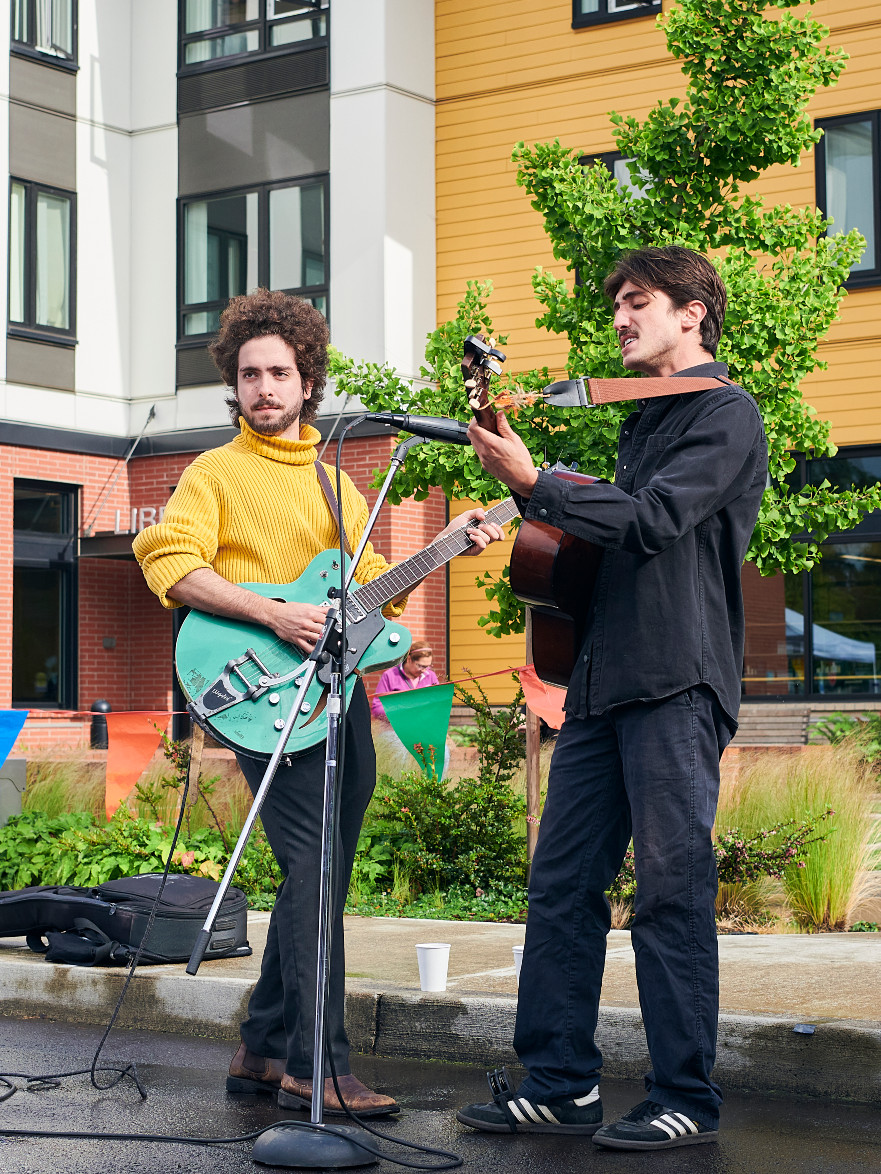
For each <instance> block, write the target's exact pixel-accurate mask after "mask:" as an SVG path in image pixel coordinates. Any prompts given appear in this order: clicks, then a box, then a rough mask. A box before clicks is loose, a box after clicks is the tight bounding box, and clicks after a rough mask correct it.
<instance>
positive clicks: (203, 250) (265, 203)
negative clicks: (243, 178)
mask: <svg viewBox="0 0 881 1174" xmlns="http://www.w3.org/2000/svg"><path fill="white" fill-rule="evenodd" d="M326 225H327V182H326V180H324V179H308V180H303V181H301V182H299V183H296V184H285V185H273V186H271V187H263V188H258V189H256V190H251V191H239V192H228V193H225V194H223V195H216V196H205V197H203V198H201V199H196V200H186V201H184V202H183V204H182V210H181V242H182V246H181V253H182V256H181V313H180V328H179V335H180V337H181V338H182V339H185V338H189V337H192V336H194V335H205V334H213V333H214V332H215V331H216V330H217V328H218V327H219V325H220V313H221V311H222V310H223V308H224V307H225V306H226V303H227V302H228V301H229V299H230V298H231V297H235V296H236V295H237V294H242V293H247V292H248V291H249V290H252V289H255V288H256V287H257V286H258V285H262V286H266V287H268V288H269V289H281V290H284V291H285V292H287V293H294V294H297V295H298V296H299V297H302V298H306V299H307V300H308V301H310V302H312V304H313V305H315V306H317V307H318V309H319V310H321V312H322V313H326V312H327V239H326V237H327V232H326Z"/></svg>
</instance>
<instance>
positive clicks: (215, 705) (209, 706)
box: [189, 648, 306, 719]
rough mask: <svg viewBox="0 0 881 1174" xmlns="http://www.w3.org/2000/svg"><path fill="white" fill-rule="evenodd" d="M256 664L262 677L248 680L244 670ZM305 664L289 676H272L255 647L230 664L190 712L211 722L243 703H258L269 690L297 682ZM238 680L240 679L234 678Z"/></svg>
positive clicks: (201, 695) (191, 704) (193, 702)
mask: <svg viewBox="0 0 881 1174" xmlns="http://www.w3.org/2000/svg"><path fill="white" fill-rule="evenodd" d="M249 664H250V665H253V666H254V667H255V668H256V669H257V671H258V672H259V673H260V676H259V677H258V678H257V680H256V682H252V681H251V680H249V678H248V677H247V675H246V674H245V672H244V671H243V666H244V665H249ZM305 668H306V663H305V662H304V663H303V664H300V665H298V666H297V667H296V668H295V669H294V670H293V672H290V673H273V672H272V671H271V670H270V669H268V668H267V667H266V665H265V664H264V663H263V661H262V660H261V659H260V657H259V656H258V655H257V653H256V652H255V651H254V649H253V648H246V649H245V652H244V655H243V656H239V657H237V658H236V659H235V660H230V661H227V663H226V666H225V668H224V670H223V672H222V673H221V674H220V676H219V677H218V678H217V680H216V681H214V682H213V684H211V685H209V686H208V688H207V689H205V690H204V692H202V693H201V694H200V695H199V696H198V697H197V698H195V699H194V700H193V701H191V702H190V705H189V709H190V712H191V713H192V714H193V716H194V717H195V718H204V719H208V718H211V717H213V716H214V714H215V713H220V712H221V711H222V710H224V709H230V708H231V707H232V706H233V705H238V704H239V703H240V702H242V701H255V700H256V699H257V698H258V697H262V696H263V694H264V693H265V692H266V691H267V690H268V689H276V688H278V686H279V685H286V684H287V683H288V681H294V680H296V678H297V677H299V676H300V674H301V673H303V672H304V670H305ZM234 678H237V679H234Z"/></svg>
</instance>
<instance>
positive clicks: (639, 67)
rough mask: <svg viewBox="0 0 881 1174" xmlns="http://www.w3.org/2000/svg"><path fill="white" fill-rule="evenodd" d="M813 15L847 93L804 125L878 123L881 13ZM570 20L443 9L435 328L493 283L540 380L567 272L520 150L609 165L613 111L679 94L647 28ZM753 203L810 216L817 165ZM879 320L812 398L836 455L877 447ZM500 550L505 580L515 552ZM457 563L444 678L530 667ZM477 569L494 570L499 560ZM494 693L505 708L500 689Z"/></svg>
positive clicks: (512, 11) (857, 299) (835, 349)
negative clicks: (565, 149)
mask: <svg viewBox="0 0 881 1174" xmlns="http://www.w3.org/2000/svg"><path fill="white" fill-rule="evenodd" d="M669 6H670V0H664V7H665V8H668V7H669ZM805 10H807V6H805ZM813 12H814V15H815V16H816V17H817V19H818V20H820V21H822V22H823V23H824V24H826V25H828V26H829V27H830V29H831V35H830V38H829V44H831V45H840V46H841V47H842V48H844V49H845V50H846V51H847V52H848V53H849V54H850V57H851V60H850V62H849V63H848V67H847V69H846V71H845V73H844V75H843V77H842V80H841V81H840V83H839V84H838V86H837V87H834V88H832V89H831V90H821V91H820V92H819V94H818V95H817V96H816V98H815V99H814V101H813V102H812V104H811V106H810V114H811V116H812V117H814V118H827V117H830V116H833V115H837V114H847V113H854V112H859V111H865V110H875V109H878V108H879V107H881V70H879V68H878V62H879V60H881V5H879V4H878V2H877V0H818V3H817V4H815V5H814V6H813ZM571 19H572V4H571V0H506V2H505V3H504V4H502V3H500V2H499V0H436V37H437V42H436V44H437V77H436V82H437V124H436V125H437V154H436V161H437V294H438V320H439V321H444V320H446V319H448V318H450V317H452V315H453V313H454V311H455V305H456V302H457V301H458V300H459V299H460V298H461V297H462V294H463V293H464V289H465V283H466V281H467V280H468V279H469V278H480V279H486V278H489V279H491V280H492V282H493V285H494V289H495V292H494V294H493V297H492V300H491V303H490V308H491V312H492V316H493V322H494V326H495V329H496V331H497V332H498V333H500V334H506V335H507V336H508V343H507V346H506V350H507V353H508V356H509V358H508V364H507V366H508V368H509V369H510V370H512V371H517V370H522V369H525V368H529V367H538V366H542V365H547V366H548V367H550V369H551V372H552V373H553V374H558V373H561V372H563V371H564V370H565V363H566V355H567V352H568V346H567V342H566V340H565V339H561V338H558V337H555V336H551V335H549V334H548V333H547V332H546V331H543V330H539V329H537V328H536V326H535V319H536V317H537V316H538V314H539V313H540V312H541V307H540V306H539V304H538V303H537V302H536V300H535V298H534V296H533V293H532V286H531V284H530V277H531V274H532V271H533V270H534V269H535V267H536V266H537V265H542V266H545V267H547V268H549V269H550V270H551V271H552V272H554V273H556V274H557V275H559V276H563V275H565V267H564V265H563V263H562V262H560V261H555V260H554V258H553V256H552V254H551V249H550V245H549V243H548V240H547V237H546V236H545V234H544V231H543V227H542V218H541V216H540V215H539V214H538V212H536V211H534V210H533V209H532V208H531V207H530V204H529V199H528V197H527V195H526V193H525V191H524V189H523V188H520V187H517V185H516V183H515V175H516V170H515V167H514V164H513V163H512V162H511V151H512V149H513V147H514V145H515V144H516V143H517V142H518V141H519V140H525V141H526V142H542V141H548V140H550V139H554V138H559V139H560V140H561V141H562V142H563V143H564V144H565V145H567V146H571V147H574V148H577V149H578V150H579V151H583V152H585V153H597V152H601V151H609V150H614V149H615V142H614V139H613V138H612V134H611V124H610V123H609V119H608V112H609V111H610V110H617V111H619V113H621V114H625V115H626V114H633V115H635V116H636V117H637V118H644V117H645V115H646V114H647V112H648V110H649V109H650V108H651V107H652V106H653V105H654V104H655V102H656V101H657V100H658V98H665V99H666V98H669V97H673V96H674V95H679V96H681V95H683V94H684V92H685V81H684V78H683V76H682V74H681V73H680V71H679V69H678V67H677V64H676V62H675V61H674V60H673V58H671V57H670V56H669V54H668V53H667V48H666V42H665V40H664V37H663V35H662V34H661V33H660V32H659V31H658V30H657V29H656V28H655V20H654V16H646V17H640V18H637V19H633V20H621V21H616V22H612V23H610V24H606V25H593V26H591V27H588V28H583V29H573V28H572V27H571ZM756 190H757V191H758V192H760V193H761V194H762V195H763V196H764V197H765V199H766V200H767V201H768V202H773V203H791V204H794V205H797V206H798V205H804V204H809V203H810V204H812V203H813V202H814V199H815V189H814V161H813V156H812V155H806V156H805V157H804V158H803V160H802V163H801V165H800V166H799V167H798V168H784V167H776V168H774V169H772V170H771V171H770V172H769V173H768V174H767V175H766V176H764V177H763V178H762V180H761V182H760V183H758V184H757V185H756ZM879 246H881V242H879ZM879 314H881V288H878V289H869V290H858V291H854V292H853V293H851V294H849V295H848V297H847V298H846V299H845V303H844V306H843V309H842V313H841V318H840V321H839V322H837V323H836V324H835V325H834V326H833V328H832V330H831V331H830V334H829V338H828V341H827V342H826V343H824V345H823V347H822V351H821V353H822V356H823V358H824V359H825V360H826V361H827V362H828V363H829V370H828V371H825V372H819V373H817V374H815V375H814V376H812V377H811V378H810V379H809V380H808V381H807V382H806V384H805V389H804V390H805V393H806V395H807V398H808V399H809V400H810V402H811V403H813V404H814V406H815V407H816V408H817V410H818V411H819V412H820V414H821V415H822V416H824V417H825V418H827V419H830V420H831V421H832V425H833V438H834V439H835V441H836V443H838V444H869V443H881V390H879V386H878V376H877V368H878V360H879V357H881V354H879V350H881V348H879V339H878V321H879ZM461 508H464V504H463V505H462V507H461ZM500 545H501V544H500ZM493 550H494V554H493V556H492V557H493V559H494V560H495V561H498V562H499V564H500V565H502V563H503V561H504V560H503V559H501V558H500V557H499V555H500V554H501V555H504V554H505V553H506V552H505V551H504V550H503V551H500V552H495V548H493ZM457 562H458V563H461V564H462V566H461V568H460V567H458V566H457V565H456V564H455V563H454V564H453V568H452V569H451V573H450V574H451V579H450V583H451V592H450V600H451V602H450V673H451V676H453V677H456V676H459V675H462V673H463V666H464V665H466V664H467V665H468V666H469V667H470V668H471V669H473V670H474V671H482V672H488V671H492V670H493V669H495V668H502V667H505V665H506V664H511V665H516V664H522V663H523V641H522V638H519V639H514V638H510V639H508V640H505V641H496V640H491V639H490V638H489V637H487V636H486V635H485V634H483V633H482V632H481V631H480V630H479V629H477V628H476V620H477V617H478V616H479V615H481V614H483V612H484V611H485V600H484V596H483V592H482V591H479V590H478V589H477V588H476V587H474V586H473V580H474V575H475V573H476V572H475V569H474V568H476V567H477V566H478V564H477V562H475V561H472V560H464V559H459V560H457ZM480 563H481V564H482V565H481V569H484V566H486V567H488V566H489V565H490V556H485V557H484V558H483V559H481V560H480ZM496 680H497V681H504V678H496ZM494 688H495V689H496V690H498V693H497V694H496V699H498V700H502V699H503V697H502V691H504V690H506V689H507V687H506V686H503V685H498V686H494ZM504 696H509V693H508V692H507V691H505V692H504Z"/></svg>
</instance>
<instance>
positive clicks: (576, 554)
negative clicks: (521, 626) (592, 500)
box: [510, 469, 603, 686]
mask: <svg viewBox="0 0 881 1174" xmlns="http://www.w3.org/2000/svg"><path fill="white" fill-rule="evenodd" d="M551 472H552V473H553V474H554V476H555V477H563V478H564V479H565V480H567V481H578V482H580V483H581V484H584V485H589V484H591V483H592V482H594V481H596V480H597V478H596V477H590V476H588V475H587V474H584V473H576V472H573V471H572V470H568V469H553V470H551ZM602 557H603V550H602V547H600V546H595V545H594V544H593V543H591V542H586V541H585V540H584V539H582V538H576V537H574V536H573V535H572V534H566V533H565V532H564V531H563V530H559V529H558V528H557V527H556V526H549V525H547V524H546V523H545V522H533V521H524V522H522V523H521V525H520V529H519V530H518V531H517V538H516V540H515V542H514V549H513V551H512V552H511V570H510V581H511V590H512V591H513V592H514V594H515V595H516V596H517V598H518V599H521V600H523V602H524V603H527V604H528V605H529V607H530V609H531V611H532V659H533V663H534V664H535V671H536V673H537V674H538V676H539V677H540V678H541V679H542V680H543V681H547V682H548V684H551V685H563V686H566V685H568V684H569V678H570V676H571V675H572V670H573V669H574V668H575V661H576V658H577V657H578V654H579V652H580V650H581V643H582V640H583V638H584V625H585V619H586V617H587V609H588V607H589V605H590V600H591V596H592V595H593V590H594V586H595V584H596V580H597V575H598V573H599V566H600V560H601V559H602Z"/></svg>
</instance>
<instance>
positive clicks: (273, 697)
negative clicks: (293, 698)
mask: <svg viewBox="0 0 881 1174" xmlns="http://www.w3.org/2000/svg"><path fill="white" fill-rule="evenodd" d="M279 701H281V698H280V697H279V695H278V694H277V693H270V694H269V704H270V705H278V703H279Z"/></svg>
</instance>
